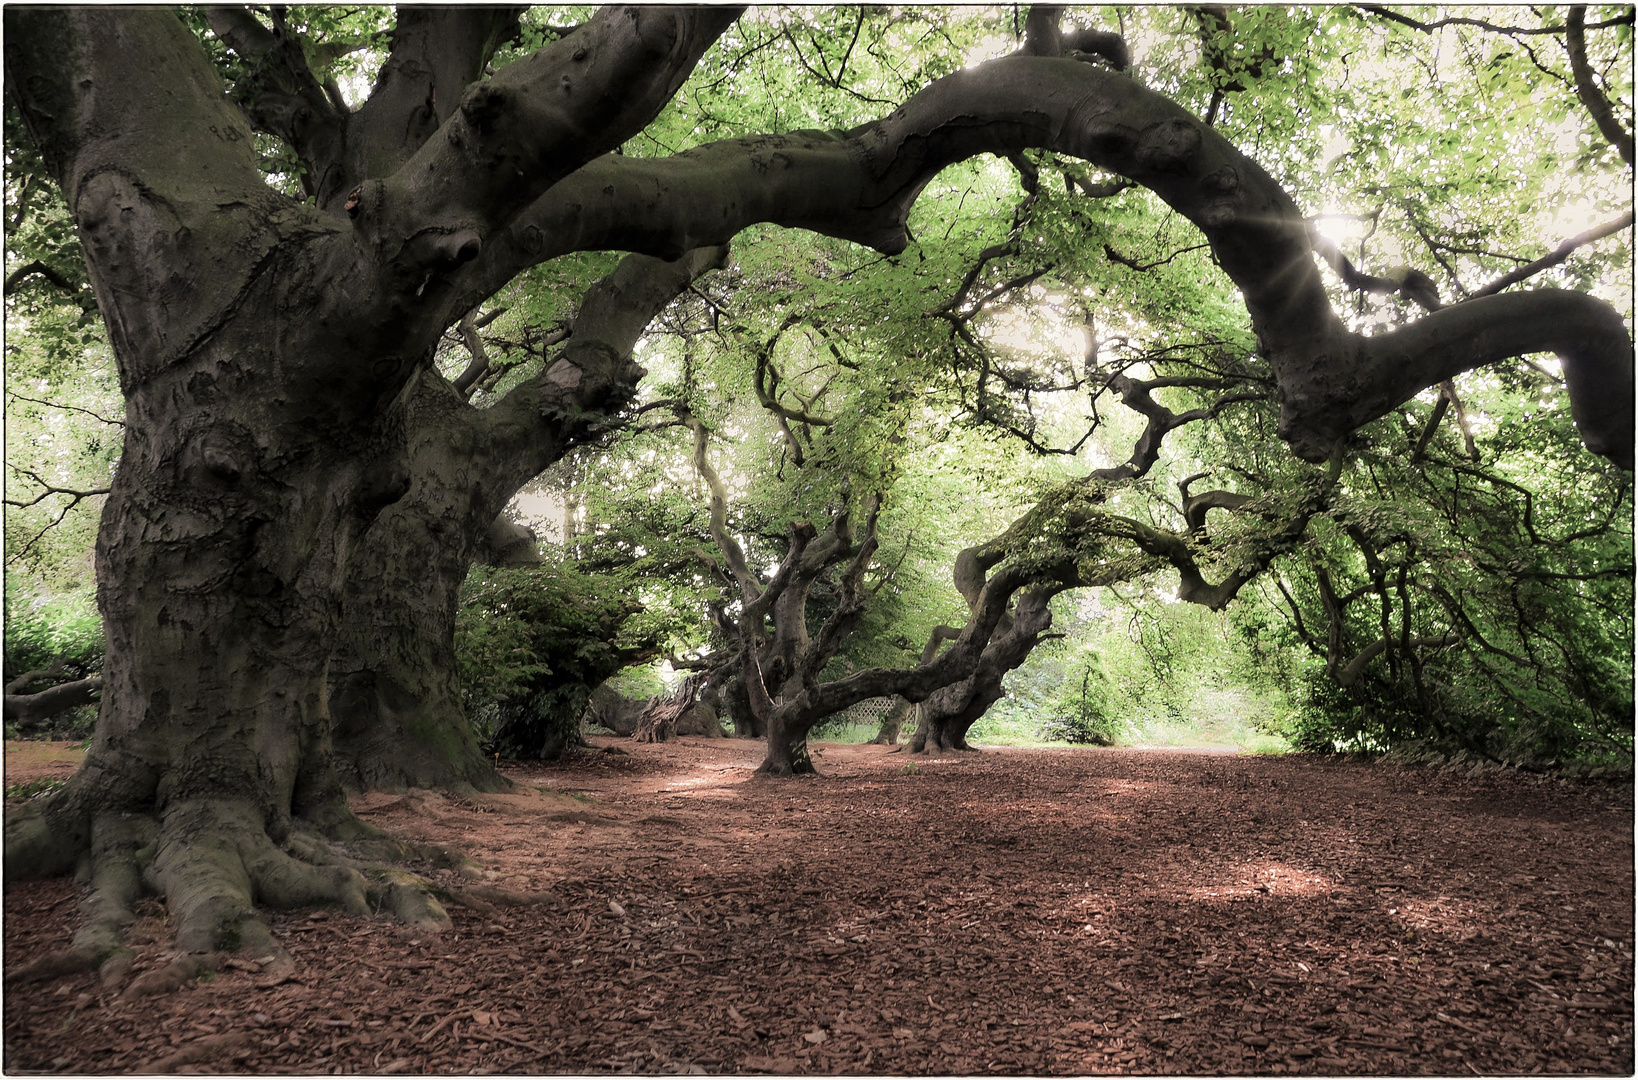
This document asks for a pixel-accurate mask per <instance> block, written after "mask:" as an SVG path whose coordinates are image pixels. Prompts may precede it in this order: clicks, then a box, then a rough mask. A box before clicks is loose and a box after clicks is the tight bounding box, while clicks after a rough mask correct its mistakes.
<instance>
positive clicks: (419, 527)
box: [330, 372, 507, 791]
mask: <svg viewBox="0 0 1638 1080" xmlns="http://www.w3.org/2000/svg"><path fill="white" fill-rule="evenodd" d="M409 403H410V404H409V420H410V424H409V429H410V430H411V431H412V432H413V433H414V435H413V439H414V445H412V446H411V448H410V452H409V455H408V456H409V461H410V475H411V482H410V490H409V492H408V494H407V496H406V497H405V498H404V499H402V500H400V501H399V502H398V503H397V504H395V505H394V506H392V507H389V508H388V509H387V510H386V511H385V512H383V513H382V514H381V516H380V517H378V518H377V519H376V521H375V523H374V524H373V525H372V526H371V527H370V530H369V531H368V532H367V533H366V534H365V536H364V541H363V544H362V546H361V549H360V551H359V557H358V558H357V559H356V560H355V561H354V564H353V568H352V570H351V571H350V572H349V574H348V576H347V582H346V594H345V598H344V608H343V611H344V615H343V620H342V627H341V633H340V635H339V637H338V640H337V644H336V649H335V652H334V653H333V655H332V658H331V676H330V678H331V686H332V690H331V700H330V710H331V713H332V715H333V716H334V720H335V735H334V738H335V756H336V767H337V772H338V773H339V775H340V777H341V781H342V783H343V785H344V786H346V787H348V788H352V789H355V790H361V791H367V790H372V789H382V790H402V789H404V788H408V787H442V788H450V789H453V790H472V789H475V790H479V791H498V790H501V789H502V788H504V787H506V786H507V782H506V781H505V780H504V779H502V778H501V777H500V775H499V774H498V773H496V772H495V769H494V767H493V766H492V765H491V764H490V763H489V760H488V758H487V757H486V756H485V755H484V753H483V750H482V748H481V747H480V746H479V745H478V739H477V736H476V734H475V732H474V731H473V729H472V725H471V724H469V723H468V722H467V720H466V716H465V713H464V711H463V709H462V708H461V698H460V680H459V676H458V674H457V672H456V668H455V615H456V609H457V607H458V605H459V600H460V591H461V582H462V581H463V580H465V578H466V574H467V569H468V568H469V567H470V565H471V563H472V559H473V552H474V548H475V547H476V546H477V543H478V541H479V540H481V539H482V537H483V533H482V531H481V530H482V528H483V524H482V523H480V522H478V521H476V520H475V517H476V516H477V515H478V514H481V510H480V509H479V508H477V507H474V506H473V502H474V499H473V494H474V488H475V487H476V486H477V485H476V484H475V480H476V477H473V476H472V475H471V473H472V471H473V470H472V469H471V468H470V459H466V458H461V457H457V456H455V455H452V454H450V453H449V449H448V448H449V444H450V438H449V436H450V435H451V428H452V427H455V426H456V425H457V423H458V421H459V419H460V416H459V412H458V410H466V409H467V408H468V407H467V405H466V403H465V402H463V401H460V400H459V399H458V398H456V397H455V395H454V394H453V393H452V392H451V390H450V387H449V384H448V383H447V382H445V381H444V380H443V379H440V378H438V377H437V376H436V375H434V374H432V373H431V372H425V373H423V374H422V375H421V376H420V377H419V378H418V379H417V381H416V384H415V385H414V386H413V387H412V389H411V392H410V395H409Z"/></svg>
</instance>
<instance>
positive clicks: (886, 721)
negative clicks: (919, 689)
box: [869, 697, 915, 746]
mask: <svg viewBox="0 0 1638 1080" xmlns="http://www.w3.org/2000/svg"><path fill="white" fill-rule="evenodd" d="M914 709H915V706H914V705H912V704H911V703H910V702H908V701H906V700H904V699H903V698H901V697H896V698H894V699H893V704H892V706H891V707H890V708H889V709H888V710H887V712H886V713H884V714H883V715H882V723H881V726H880V727H878V728H877V729H876V737H875V738H874V739H871V740H870V744H869V745H871V746H897V745H899V731H900V729H901V728H903V726H904V720H905V718H906V717H907V716H910V715H911V714H912V712H913V710H914Z"/></svg>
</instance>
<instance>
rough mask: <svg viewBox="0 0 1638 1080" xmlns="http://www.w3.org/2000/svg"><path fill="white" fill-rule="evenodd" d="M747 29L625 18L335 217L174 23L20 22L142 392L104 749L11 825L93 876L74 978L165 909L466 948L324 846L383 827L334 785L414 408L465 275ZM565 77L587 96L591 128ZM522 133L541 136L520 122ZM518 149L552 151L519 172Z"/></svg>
mask: <svg viewBox="0 0 1638 1080" xmlns="http://www.w3.org/2000/svg"><path fill="white" fill-rule="evenodd" d="M446 16H447V17H449V18H451V19H453V20H455V21H457V22H459V21H460V20H461V19H464V18H468V17H469V16H466V15H462V14H460V13H459V12H455V13H453V14H451V13H449V12H442V13H440V14H439V17H440V18H443V17H446ZM480 17H484V18H487V16H486V15H485V16H480ZM730 17H731V13H730ZM726 22H727V20H726V19H724V18H723V17H722V16H721V15H719V14H717V13H704V14H690V13H686V12H684V13H677V12H665V11H654V12H652V13H649V12H642V13H638V12H631V11H629V10H615V11H612V12H606V13H604V14H603V15H601V16H599V17H597V18H594V19H593V20H591V22H589V23H587V24H586V26H585V27H583V28H582V29H581V30H580V31H579V32H577V33H576V34H575V35H572V36H573V38H574V40H573V42H571V43H568V44H563V43H558V44H556V45H553V46H548V47H547V48H546V49H544V50H542V51H541V52H539V53H537V54H535V56H534V57H531V58H529V59H527V60H525V61H522V62H520V64H518V65H514V66H513V67H511V68H509V69H508V73H509V74H508V75H507V77H506V78H505V79H497V80H494V81H491V82H488V83H485V84H483V85H482V86H481V87H479V88H478V89H477V90H475V91H473V92H469V93H467V94H466V95H465V96H464V97H463V96H462V95H461V93H460V90H459V87H460V83H459V82H457V83H456V84H455V85H453V86H448V87H446V88H445V92H444V93H442V94H440V95H438V97H439V98H440V99H441V100H442V101H443V102H444V105H443V106H442V110H441V111H440V112H439V113H438V114H437V115H435V116H433V117H431V118H429V121H428V130H429V131H430V132H436V133H437V135H436V137H432V138H428V139H426V140H425V142H424V143H420V144H419V145H417V144H415V143H413V142H412V143H407V144H406V143H403V142H400V143H399V144H398V149H399V153H398V154H396V155H394V156H393V157H392V158H391V159H390V160H389V159H387V158H379V157H378V158H376V159H375V160H374V161H373V162H372V164H371V166H370V172H371V177H370V179H368V180H366V181H365V182H364V183H363V184H361V185H360V186H359V187H358V189H357V190H356V191H355V192H354V193H353V195H352V197H351V198H349V199H347V201H346V206H345V208H344V211H340V212H333V211H328V210H325V209H321V208H318V207H314V206H311V205H307V204H304V203H302V202H298V201H295V200H292V199H289V198H286V197H284V196H282V195H280V194H278V193H276V192H274V191H273V190H272V189H270V188H269V187H268V186H267V184H266V182H265V181H264V178H263V176H262V173H261V170H260V167H259V163H258V161H257V159H256V157H255V155H254V152H253V146H254V143H253V140H252V139H251V135H250V132H249V130H247V126H246V123H245V116H244V115H243V114H241V113H240V112H239V111H238V110H237V108H236V107H235V106H234V105H233V103H232V102H231V101H230V99H229V98H228V96H227V94H226V93H225V92H224V88H223V86H222V85H221V81H220V79H219V78H218V76H217V75H216V73H215V71H214V70H213V69H212V68H211V66H210V64H209V62H208V60H207V58H206V56H205V54H204V52H203V51H202V50H201V48H200V47H199V43H198V42H197V40H196V39H195V38H194V37H193V35H192V34H191V33H190V32H189V31H188V29H187V28H186V27H185V26H184V25H183V24H182V23H181V22H180V21H179V20H178V19H177V17H176V16H175V15H174V14H173V13H171V12H169V11H166V10H162V9H157V8H106V7H84V8H15V7H14V8H8V9H7V10H6V12H5V23H6V26H5V29H6V35H5V45H6V48H5V59H6V67H7V74H8V80H7V81H8V88H9V89H10V90H12V91H13V92H14V94H15V95H16V100H17V103H18V105H19V107H20V111H21V112H22V115H23V117H24V120H25V123H26V124H27V125H28V127H29V130H30V133H31V134H32V135H33V136H34V138H35V141H36V142H37V143H38V145H39V147H40V149H41V152H42V155H43V156H44V158H45V160H46V162H47V164H48V167H49V168H50V169H51V170H52V172H53V174H54V175H55V176H56V177H57V179H58V182H59V183H60V185H61V187H62V191H63V196H64V199H65V202H66V203H67V205H68V207H69V210H70V212H71V213H72V215H73V217H74V220H75V222H76V225H77V226H78V228H79V231H80V236H81V239H82V242H83V245H84V249H85V253H86V260H87V264H88V268H89V270H90V276H91V280H92V283H93V285H94V287H95V289H96V293H97V299H98V303H99V305H100V307H101V310H102V312H103V315H104V317H105V319H106V320H107V323H108V329H109V338H110V343H111V345H112V349H113V353H114V356H115V359H116V361H117V363H118V366H119V373H120V381H121V388H122V391H123V393H124V395H125V398H126V419H125V440H124V447H123V454H122V458H121V462H120V468H119V470H118V473H117V475H116V477H115V479H114V481H113V485H112V491H111V493H110V495H109V497H108V500H107V503H106V506H105V509H104V512H103V522H102V529H101V532H100V535H99V538H98V543H97V567H98V584H99V606H100V608H101V611H102V615H103V620H104V629H105V633H106V636H107V642H108V649H107V654H106V658H105V661H104V669H103V698H102V706H101V714H100V718H99V721H98V726H97V733H96V736H95V738H94V740H93V742H92V745H91V748H90V750H89V753H88V754H87V756H86V760H85V764H84V766H83V767H82V768H81V769H80V771H79V772H78V773H76V774H75V776H74V777H73V778H72V779H71V780H70V782H69V783H68V785H67V786H66V787H65V788H64V789H63V790H62V791H61V792H59V793H57V794H56V795H55V796H53V797H50V798H48V799H44V800H40V802H39V803H37V804H34V805H31V806H30V807H29V808H28V809H27V810H26V811H24V812H19V813H13V814H8V815H7V820H6V852H5V863H6V870H7V872H8V873H12V874H16V875H18V876H28V875H33V874H45V873H52V872H58V871H62V870H67V869H71V868H72V867H74V866H75V865H76V864H77V863H79V862H80V861H81V860H82V859H88V860H89V863H88V867H87V868H88V870H89V871H90V873H91V875H92V881H93V885H94V888H93V892H92V894H91V897H90V899H89V900H88V901H87V912H88V915H89V923H88V925H87V926H86V927H85V928H84V929H83V930H82V931H81V933H80V935H79V937H77V938H76V944H75V949H74V951H73V953H72V958H71V959H72V962H73V963H77V964H80V965H82V966H83V965H93V964H99V963H102V962H103V961H105V960H107V959H109V958H110V957H112V956H115V955H116V954H118V953H119V952H120V951H121V947H120V945H119V931H120V928H121V927H122V926H123V925H124V924H125V923H126V922H128V921H129V920H130V919H131V917H132V916H131V907H132V904H133V903H134V901H135V899H136V897H137V896H138V895H139V894H140V892H141V891H142V889H143V888H144V886H145V885H146V884H152V885H154V886H155V887H157V888H158V890H159V891H161V892H162V893H163V894H164V895H165V896H166V898H167V900H168V901H169V904H170V907H171V911H172V914H173V916H174V918H175V925H176V940H177V945H178V947H179V948H180V949H181V950H183V952H184V953H185V954H189V955H190V956H193V957H195V958H198V957H201V956H204V955H206V954H212V953H215V952H218V951H223V950H227V951H231V950H235V949H239V948H241V947H243V948H250V949H252V950H255V952H256V954H258V955H260V954H265V953H269V952H272V953H275V954H277V946H276V943H274V942H273V941H272V940H271V938H270V937H269V935H268V932H267V930H266V927H265V925H264V924H263V923H262V922H261V920H260V918H259V917H258V916H257V914H256V910H255V905H256V904H257V903H258V902H261V903H266V904H270V905H273V906H296V905H305V904H315V903H321V904H335V905H339V906H341V907H343V908H345V909H346V910H349V911H353V912H356V913H359V914H366V913H368V912H369V911H370V909H371V905H370V903H369V900H368V899H367V896H368V895H369V894H371V893H374V894H375V895H376V899H377V902H378V904H379V905H384V906H386V907H388V908H390V909H392V910H396V911H398V912H399V913H400V914H401V915H404V916H405V917H407V918H409V919H411V920H412V921H422V922H427V923H429V924H433V925H441V924H446V923H447V919H446V918H445V917H444V916H443V913H442V911H441V909H439V907H438V906H437V904H436V902H435V901H433V900H431V899H430V896H429V895H428V894H427V893H426V892H425V891H424V890H418V889H406V888H404V887H403V886H401V885H400V884H398V883H397V882H395V881H393V880H391V879H390V878H374V879H370V878H367V877H366V876H365V874H364V873H361V869H367V868H361V867H360V865H359V864H358V863H356V862H354V861H352V859H351V858H350V857H343V856H340V855H338V854H336V853H333V852H331V851H330V850H329V845H328V841H330V840H336V839H363V838H368V837H370V836H371V834H372V832H373V830H370V829H368V828H366V827H365V826H363V825H362V824H361V823H359V822H358V821H357V820H356V819H354V818H353V817H352V815H351V814H350V813H349V812H348V810H347V807H346V803H345V801H344V800H343V798H342V794H341V787H340V784H339V783H338V780H337V776H336V773H335V770H334V767H333V762H332V756H331V745H332V742H331V715H330V702H329V689H330V686H329V665H330V659H331V655H332V653H333V651H334V649H335V646H336V645H337V644H338V640H339V628H340V625H341V616H342V598H343V587H344V584H345V582H346V581H347V580H348V577H349V575H350V574H351V573H352V571H353V569H354V566H355V564H356V554H357V551H358V547H359V544H360V542H361V540H362V538H363V536H364V535H365V533H366V531H367V530H368V529H369V527H370V525H371V523H372V522H373V521H374V520H375V518H376V517H377V515H379V514H380V512H381V511H382V509H383V508H385V507H387V506H390V505H392V504H393V503H395V502H396V501H398V500H399V499H400V498H402V497H403V495H404V494H405V492H406V491H407V490H408V488H409V484H410V479H411V477H410V473H409V467H408V464H409V463H408V460H407V453H406V451H407V446H406V442H407V440H406V431H405V422H406V409H405V402H404V400H403V396H402V395H403V391H404V389H405V387H406V386H407V385H408V384H409V383H410V381H411V379H412V377H413V376H414V375H415V373H416V372H417V371H418V370H419V369H420V368H421V367H423V366H424V365H425V364H426V362H427V360H428V359H429V357H430V355H431V352H432V350H433V347H434V346H435V344H436V342H437V340H438V338H439V336H440V334H441V333H442V330H443V327H444V325H445V321H444V315H443V312H444V311H446V310H447V309H448V308H449V307H450V306H451V305H454V304H455V303H456V302H457V301H456V299H455V297H454V295H453V292H454V290H453V288H452V284H451V274H452V272H453V271H455V270H456V269H458V268H459V267H460V266H461V265H462V264H463V263H466V262H470V261H471V260H472V259H473V258H474V257H475V256H476V255H477V254H478V252H479V251H480V250H481V248H482V245H483V242H484V237H485V236H486V235H492V234H493V233H494V232H496V231H497V230H498V229H499V228H500V227H501V226H503V225H504V224H505V223H506V222H507V221H509V220H510V219H511V218H512V217H514V216H515V215H516V214H517V212H518V211H519V210H520V209H521V208H522V207H523V206H525V205H527V204H528V203H529V202H530V201H531V200H533V199H534V198H536V197H538V196H539V194H540V193H541V192H542V191H544V190H545V189H546V188H547V187H549V186H550V185H551V184H552V183H554V182H556V181H557V180H559V179H561V178H562V177H563V176H564V175H566V174H567V173H569V172H572V171H573V170H574V169H576V168H578V167H580V165H582V164H583V163H584V162H585V161H586V160H588V159H589V158H590V157H593V156H596V155H598V154H600V153H604V152H607V151H609V150H612V149H613V148H614V147H616V146H618V145H619V143H620V142H622V141H623V140H624V139H625V138H626V137H627V136H628V135H629V134H630V133H632V132H634V131H635V130H639V129H640V128H641V127H643V126H644V125H645V124H646V123H647V122H648V121H649V120H650V119H651V118H652V117H653V116H654V115H655V113H657V112H658V110H659V109H660V108H661V107H662V106H663V105H664V104H665V102H666V101H667V100H669V98H670V96H671V94H672V93H673V92H674V90H675V87H676V85H677V84H678V83H679V82H680V81H681V79H682V78H684V77H686V73H687V71H688V70H689V69H690V68H691V67H692V64H693V63H694V61H695V59H697V57H698V56H699V54H700V53H701V52H702V51H703V49H704V48H705V47H706V46H707V45H708V44H709V43H710V41H711V40H713V39H714V37H715V36H716V34H717V33H719V32H720V30H721V29H722V27H723V26H725V25H726ZM477 37H478V38H482V39H483V40H486V41H489V42H490V44H489V45H481V43H480V47H479V51H481V49H482V48H490V47H492V45H493V37H492V35H490V36H487V37H486V36H485V35H478V36H477ZM459 45H460V41H458V40H457V39H456V38H455V37H453V36H450V37H446V38H444V39H442V40H436V41H435V40H432V39H429V38H427V37H424V36H418V35H415V34H405V35H404V36H403V38H402V40H398V41H395V42H394V57H393V65H395V66H394V67H393V70H394V71H398V72H399V73H400V74H402V76H403V78H404V79H406V80H410V81H413V80H414V79H415V78H416V77H418V74H419V76H424V77H426V78H431V76H432V74H433V71H432V69H431V68H429V67H426V66H421V65H418V64H412V63H410V62H409V60H410V59H411V58H410V57H408V56H407V55H405V54H406V53H407V52H409V51H413V50H414V49H416V48H420V47H422V46H425V47H428V48H433V49H435V50H437V49H443V50H446V51H447V50H448V49H450V48H457V47H458V46H459ZM468 59H470V57H468ZM461 66H462V65H460V64H457V65H456V67H457V68H460V67H461ZM482 66H483V64H482V60H481V59H480V60H479V61H478V62H477V66H476V70H481V68H482ZM569 70H573V71H575V72H577V73H578V74H577V77H579V78H580V79H581V82H580V88H581V89H582V90H584V91H585V93H584V94H581V95H579V96H578V97H577V98H576V99H575V101H573V102H568V103H564V102H563V101H562V97H563V95H562V87H561V85H560V79H559V76H560V75H561V74H562V73H563V72H566V71H569ZM542 80H544V82H543V81H542ZM547 84H549V85H550V87H551V89H550V90H549V91H548V90H546V89H544V87H545V86H546V85H547ZM414 89H416V90H417V91H418V92H417V93H415V94H412V95H411V96H412V97H413V98H414V100H415V106H414V107H415V108H417V109H423V110H425V109H427V108H429V106H427V105H426V104H425V103H426V102H428V101H430V100H432V99H431V96H430V94H429V93H428V92H427V87H426V86H425V85H423V86H421V87H419V88H414ZM394 93H396V90H395V91H394ZM543 94H550V95H556V96H555V97H548V98H547V100H550V101H552V102H553V105H552V106H551V117H550V119H549V120H546V119H543V118H542V115H543V114H542V110H541V109H540V108H539V107H538V104H539V102H538V100H537V99H538V98H539V97H540V96H541V95H543ZM386 96H390V95H385V94H384V96H383V100H385V97H386ZM517 111H522V112H524V113H527V114H528V115H529V116H530V118H531V119H530V120H529V121H528V122H527V123H525V124H523V126H522V127H521V128H520V127H515V126H512V125H509V124H508V123H506V122H505V121H506V118H507V117H508V116H511V115H514V113H515V112H517ZM395 119H398V118H395ZM399 130H400V131H402V130H404V129H403V128H402V125H399ZM503 145H504V146H505V147H506V148H507V149H506V154H515V153H518V152H520V151H522V152H526V153H529V154H538V157H532V158H531V164H530V167H529V168H528V169H526V170H520V169H518V168H514V167H500V164H499V163H500V162H502V161H503V160H508V159H507V158H506V157H505V155H503V154H502V152H501V148H502V146H503ZM525 147H527V148H528V149H527V150H526V151H525V150H524V148H525ZM409 159H413V160H409ZM378 166H380V167H382V169H383V171H382V172H380V173H377V172H375V169H376V167H378ZM451 176H456V177H461V178H463V182H461V183H456V184H451V183H449V182H448V181H447V180H446V179H445V178H447V177H451ZM557 379H558V381H559V382H560V383H565V382H567V383H573V384H576V385H578V384H579V383H581V382H582V381H583V380H582V379H581V378H579V377H578V376H574V375H572V374H571V373H570V371H568V370H567V369H560V370H558V372H557ZM399 850H402V849H399ZM194 963H196V960H185V961H184V962H183V964H184V966H185V967H187V966H188V965H192V964H194ZM178 970H180V969H178ZM188 970H189V971H191V970H192V968H191V967H188ZM178 977H180V976H178ZM161 981H163V980H161Z"/></svg>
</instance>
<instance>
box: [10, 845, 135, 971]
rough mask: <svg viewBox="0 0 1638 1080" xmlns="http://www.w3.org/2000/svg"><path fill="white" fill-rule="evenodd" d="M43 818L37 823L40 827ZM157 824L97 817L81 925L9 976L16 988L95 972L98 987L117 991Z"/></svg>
mask: <svg viewBox="0 0 1638 1080" xmlns="http://www.w3.org/2000/svg"><path fill="white" fill-rule="evenodd" d="M46 820H47V819H46V818H44V817H43V816H39V817H36V818H35V822H36V823H40V822H45V821H46ZM155 829H156V824H155V822H154V820H153V819H152V818H150V817H144V816H140V815H131V816H126V815H123V814H102V815H99V816H98V817H97V819H96V821H95V823H94V824H93V826H92V842H91V860H90V870H91V881H90V884H91V890H90V892H89V893H88V894H87V895H86V898H85V900H84V901H82V902H81V904H80V910H81V912H82V913H83V914H84V915H85V925H84V926H83V927H81V929H80V931H79V933H77V934H75V935H74V943H73V944H72V945H71V946H69V947H68V948H66V949H62V950H59V951H57V952H53V953H50V954H48V955H46V956H43V957H41V958H40V959H38V960H35V961H34V962H32V963H30V964H26V965H24V966H22V967H20V968H17V969H15V970H13V971H11V972H8V973H7V975H6V978H7V979H9V980H13V981H15V982H18V983H24V982H32V981H37V980H42V979H54V978H61V977H63V976H66V975H77V974H79V973H80V972H84V971H94V970H97V971H100V973H101V976H102V980H103V985H104V986H106V987H108V988H110V989H117V987H118V986H119V984H120V983H122V982H123V981H124V979H125V975H126V973H128V972H129V971H130V966H131V952H130V950H129V949H127V948H125V946H124V944H123V938H124V932H125V927H126V926H127V925H129V924H130V922H131V920H132V919H134V918H135V917H136V916H135V915H134V914H133V913H132V907H133V905H135V903H136V901H137V898H138V897H140V896H141V895H142V893H143V885H142V866H143V863H144V862H145V861H146V859H147V858H149V857H151V855H152V851H153V849H152V844H153V838H154V833H155Z"/></svg>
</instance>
